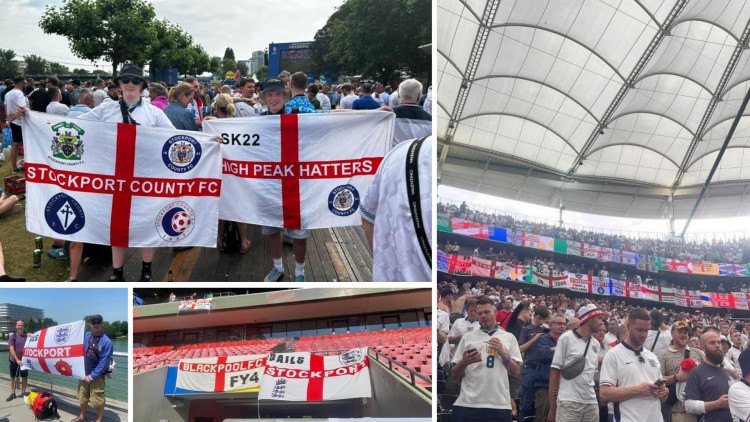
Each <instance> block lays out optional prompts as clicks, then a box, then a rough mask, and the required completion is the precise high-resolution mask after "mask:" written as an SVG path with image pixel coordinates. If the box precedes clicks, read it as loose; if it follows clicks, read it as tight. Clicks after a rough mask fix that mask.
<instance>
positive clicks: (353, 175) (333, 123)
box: [203, 112, 395, 229]
mask: <svg viewBox="0 0 750 422" xmlns="http://www.w3.org/2000/svg"><path fill="white" fill-rule="evenodd" d="M394 120H395V115H394V114H393V113H386V112H354V113H332V114H284V115H281V116H261V117H250V118H241V119H218V120H210V121H207V122H205V124H204V125H203V130H204V131H205V132H206V133H214V134H217V135H219V136H221V137H222V138H223V139H224V145H223V146H222V153H223V157H224V168H223V172H224V175H223V179H222V180H223V186H224V189H223V191H224V194H223V195H222V197H221V207H220V209H221V211H220V213H221V214H220V217H221V218H222V219H226V220H230V221H241V222H245V223H251V224H260V225H265V226H271V227H285V228H288V229H300V228H302V229H314V228H324V227H341V226H354V225H359V224H361V219H360V217H359V214H358V213H357V210H358V209H359V203H360V199H361V198H362V197H363V196H364V195H365V193H366V192H367V188H368V187H369V186H370V182H371V181H372V178H373V177H374V175H375V172H377V170H378V167H379V166H380V163H381V161H382V160H383V156H384V155H385V154H386V152H387V151H388V148H389V146H390V143H391V140H392V137H393V125H394ZM238 192H241V193H242V194H238Z"/></svg>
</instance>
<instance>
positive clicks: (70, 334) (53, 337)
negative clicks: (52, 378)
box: [22, 138, 86, 380]
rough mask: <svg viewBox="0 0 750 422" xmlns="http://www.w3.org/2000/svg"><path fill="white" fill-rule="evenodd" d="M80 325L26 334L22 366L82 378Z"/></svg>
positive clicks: (81, 322)
mask: <svg viewBox="0 0 750 422" xmlns="http://www.w3.org/2000/svg"><path fill="white" fill-rule="evenodd" d="M26 139H28V138H26ZM84 326H85V322H84V321H83V320H81V321H76V322H71V323H70V324H63V325H57V326H55V327H49V328H44V329H42V330H41V331H37V332H35V333H34V334H31V335H29V337H28V338H27V339H26V345H25V346H24V349H23V359H22V360H23V369H30V370H32V371H39V372H46V373H48V374H54V375H62V376H64V377H73V378H76V379H79V380H82V379H83V378H84V377H86V368H85V366H84V361H83V352H84V350H83V332H84Z"/></svg>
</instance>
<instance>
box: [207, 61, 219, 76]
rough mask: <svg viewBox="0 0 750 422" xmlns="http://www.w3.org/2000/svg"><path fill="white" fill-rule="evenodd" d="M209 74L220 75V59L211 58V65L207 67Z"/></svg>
mask: <svg viewBox="0 0 750 422" xmlns="http://www.w3.org/2000/svg"><path fill="white" fill-rule="evenodd" d="M208 71H209V72H211V73H213V74H215V75H218V74H219V73H221V58H220V57H211V63H210V65H209V69H208Z"/></svg>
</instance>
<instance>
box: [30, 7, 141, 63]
mask: <svg viewBox="0 0 750 422" xmlns="http://www.w3.org/2000/svg"><path fill="white" fill-rule="evenodd" d="M71 16H75V19H71ZM155 16H156V13H155V12H154V6H153V5H151V4H150V3H148V2H146V1H145V0H63V4H62V6H60V7H59V8H58V7H55V6H45V10H44V14H43V16H42V18H41V20H40V21H39V26H40V27H41V28H42V30H43V31H44V32H45V33H47V34H56V35H62V36H64V37H66V38H67V39H68V46H69V47H70V50H71V52H72V53H73V54H74V55H75V56H76V57H79V58H81V59H86V60H92V61H96V60H107V61H110V62H112V75H113V76H114V75H117V68H118V67H119V66H120V64H122V63H125V62H133V63H135V64H137V65H139V66H143V64H144V63H145V62H146V60H147V58H148V51H147V50H148V48H147V47H148V46H149V45H151V44H153V43H154V42H155V40H156V29H155V28H154V24H153V21H154V17H155ZM82 22H84V23H85V24H81V23H82Z"/></svg>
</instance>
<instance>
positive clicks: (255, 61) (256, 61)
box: [249, 50, 265, 75]
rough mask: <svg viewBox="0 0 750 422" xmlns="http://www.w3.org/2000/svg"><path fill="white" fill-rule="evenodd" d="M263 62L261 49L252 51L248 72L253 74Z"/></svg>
mask: <svg viewBox="0 0 750 422" xmlns="http://www.w3.org/2000/svg"><path fill="white" fill-rule="evenodd" d="M264 64H265V63H264V54H263V51H261V50H258V51H253V55H252V58H251V59H250V65H249V67H250V74H251V75H252V74H254V73H255V71H256V70H258V68H259V67H261V66H263V65H264Z"/></svg>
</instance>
